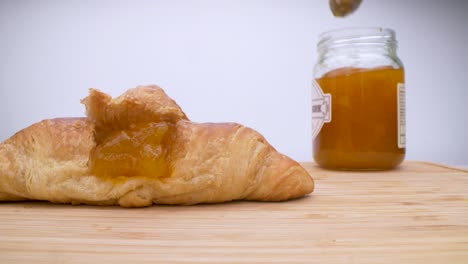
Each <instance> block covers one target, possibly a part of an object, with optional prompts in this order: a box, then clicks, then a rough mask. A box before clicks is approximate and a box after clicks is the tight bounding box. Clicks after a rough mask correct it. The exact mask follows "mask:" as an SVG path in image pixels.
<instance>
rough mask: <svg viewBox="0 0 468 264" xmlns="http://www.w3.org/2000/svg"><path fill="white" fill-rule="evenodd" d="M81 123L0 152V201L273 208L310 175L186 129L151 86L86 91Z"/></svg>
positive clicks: (212, 127)
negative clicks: (256, 204) (257, 204)
mask: <svg viewBox="0 0 468 264" xmlns="http://www.w3.org/2000/svg"><path fill="white" fill-rule="evenodd" d="M82 103H84V104H85V105H86V109H87V118H58V119H51V120H44V121H42V122H39V123H36V124H34V125H32V126H30V127H28V128H26V129H23V130H21V131H19V132H18V133H16V134H15V135H14V136H13V137H11V138H9V139H7V140H6V141H5V142H3V143H2V144H1V145H0V201H18V200H47V201H51V202H56V203H72V204H80V203H84V204H95V205H116V204H118V205H121V206H125V207H141V206H149V205H151V204H153V203H156V204H196V203H216V202H225V201H232V200H256V201H282V200H287V199H292V198H296V197H301V196H304V195H305V194H308V193H310V192H312V191H313V188H314V183H313V180H312V178H311V177H310V175H309V174H308V173H307V172H306V171H305V169H304V168H302V167H301V166H300V165H299V164H298V163H297V162H295V161H293V160H291V159H290V158H288V157H286V156H284V155H282V154H280V153H278V152H277V151H276V150H275V149H274V148H273V147H272V146H271V145H270V144H268V143H267V141H266V140H265V139H264V138H263V137H262V136H261V135H260V134H259V133H257V132H256V131H254V130H252V129H250V128H247V127H244V126H242V125H239V124H234V123H219V124H215V123H194V122H190V121H189V120H188V119H187V117H186V115H185V114H184V112H183V111H182V110H181V109H180V107H179V106H178V105H177V104H176V103H175V102H174V101H173V100H172V99H170V98H169V97H168V96H167V95H166V94H165V93H164V91H163V90H162V89H161V88H159V87H157V86H139V87H137V88H134V89H130V90H128V91H127V92H126V93H124V94H123V95H121V96H120V97H117V98H115V99H112V98H111V97H110V96H109V95H107V94H104V93H102V92H99V91H97V90H94V89H91V90H90V95H89V96H88V97H86V98H85V99H83V100H82Z"/></svg>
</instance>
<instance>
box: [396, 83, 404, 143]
mask: <svg viewBox="0 0 468 264" xmlns="http://www.w3.org/2000/svg"><path fill="white" fill-rule="evenodd" d="M397 104H398V110H397V111H398V148H405V147H406V98H405V84H404V83H398V85H397Z"/></svg>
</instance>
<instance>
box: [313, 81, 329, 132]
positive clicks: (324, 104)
mask: <svg viewBox="0 0 468 264" xmlns="http://www.w3.org/2000/svg"><path fill="white" fill-rule="evenodd" d="M331 100H332V98H331V94H324V93H323V91H322V88H320V85H319V84H318V83H317V81H315V80H313V81H312V140H314V139H315V137H316V136H317V135H318V134H319V132H320V130H321V129H322V126H323V124H324V123H330V122H331V119H332V114H331V110H332V107H331Z"/></svg>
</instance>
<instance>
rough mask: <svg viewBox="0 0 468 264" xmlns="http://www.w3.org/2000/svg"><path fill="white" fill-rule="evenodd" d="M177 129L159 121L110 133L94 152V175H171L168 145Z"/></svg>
mask: <svg viewBox="0 0 468 264" xmlns="http://www.w3.org/2000/svg"><path fill="white" fill-rule="evenodd" d="M173 129H174V125H173V124H170V123H166V122H158V123H143V124H132V125H130V126H129V128H128V129H123V130H116V131H112V132H109V133H107V134H106V136H105V137H104V138H103V139H102V140H101V141H100V142H98V143H97V145H96V147H95V148H94V149H93V150H92V151H91V154H90V159H89V168H90V172H91V174H93V175H96V176H98V177H112V178H116V177H122V176H123V177H131V176H143V177H150V178H163V177H167V176H169V175H170V170H169V165H168V163H169V162H168V161H169V158H168V149H169V148H168V146H169V144H170V141H171V134H172V130H173Z"/></svg>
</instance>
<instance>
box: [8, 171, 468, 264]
mask: <svg viewBox="0 0 468 264" xmlns="http://www.w3.org/2000/svg"><path fill="white" fill-rule="evenodd" d="M303 165H304V166H305V167H306V168H307V169H308V170H309V171H310V172H311V174H312V175H313V176H314V178H315V180H316V190H315V192H314V193H313V194H312V195H310V196H308V197H305V198H302V199H298V200H294V201H289V202H282V203H257V202H233V203H225V204H216V205H196V206H152V207H149V208H142V209H123V208H119V207H93V206H71V205H56V204H49V203H39V202H36V203H34V202H31V203H0V263H221V262H223V263H374V264H375V263H447V264H448V263H468V172H467V171H463V170H460V169H454V168H449V167H443V166H439V165H435V164H429V163H421V162H406V163H404V164H403V165H402V166H401V167H400V168H399V169H398V170H393V171H387V172H335V171H325V170H321V169H319V168H317V167H316V166H314V165H313V164H311V163H303Z"/></svg>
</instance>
